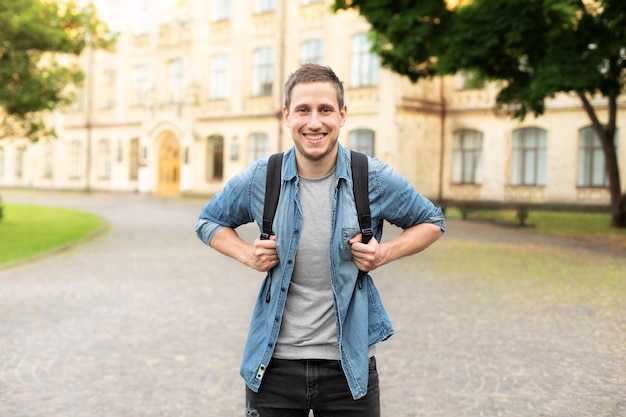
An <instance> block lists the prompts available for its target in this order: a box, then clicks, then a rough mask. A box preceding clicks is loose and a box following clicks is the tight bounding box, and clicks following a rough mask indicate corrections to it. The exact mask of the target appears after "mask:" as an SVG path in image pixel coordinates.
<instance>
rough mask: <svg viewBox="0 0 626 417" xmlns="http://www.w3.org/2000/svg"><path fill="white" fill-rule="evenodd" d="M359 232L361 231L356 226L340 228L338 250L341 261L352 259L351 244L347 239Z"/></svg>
mask: <svg viewBox="0 0 626 417" xmlns="http://www.w3.org/2000/svg"><path fill="white" fill-rule="evenodd" d="M359 233H361V229H359V228H358V227H344V228H342V229H341V245H340V246H341V247H340V251H341V260H342V261H351V260H352V245H351V244H350V243H348V241H349V240H350V239H352V238H353V237H354V236H355V235H358V234H359Z"/></svg>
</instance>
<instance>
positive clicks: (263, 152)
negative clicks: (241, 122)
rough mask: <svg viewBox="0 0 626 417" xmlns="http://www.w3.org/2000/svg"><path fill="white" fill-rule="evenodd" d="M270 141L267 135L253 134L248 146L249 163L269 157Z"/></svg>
mask: <svg viewBox="0 0 626 417" xmlns="http://www.w3.org/2000/svg"><path fill="white" fill-rule="evenodd" d="M269 154H270V151H269V140H268V138H267V135H266V134H265V133H253V134H251V135H250V142H249V144H248V158H249V161H250V162H252V161H258V160H259V159H263V158H265V157H267V156H269Z"/></svg>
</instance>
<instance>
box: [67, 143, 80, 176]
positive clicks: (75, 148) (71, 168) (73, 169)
mask: <svg viewBox="0 0 626 417" xmlns="http://www.w3.org/2000/svg"><path fill="white" fill-rule="evenodd" d="M81 148H82V145H81V143H80V142H79V141H77V140H73V141H71V142H70V145H69V153H68V158H67V159H68V172H67V174H68V176H69V178H73V179H76V178H80V174H81V160H82V150H81Z"/></svg>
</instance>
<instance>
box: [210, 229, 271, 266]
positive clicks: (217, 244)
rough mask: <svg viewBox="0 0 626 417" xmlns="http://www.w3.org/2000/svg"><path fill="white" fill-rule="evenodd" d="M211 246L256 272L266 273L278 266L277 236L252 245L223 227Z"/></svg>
mask: <svg viewBox="0 0 626 417" xmlns="http://www.w3.org/2000/svg"><path fill="white" fill-rule="evenodd" d="M210 245H211V247H212V248H214V249H215V250H217V251H218V252H220V253H223V254H224V255H227V256H230V257H231V258H233V259H236V260H238V261H239V262H241V263H242V264H244V265H246V266H248V267H250V268H252V269H254V270H256V271H260V272H266V271H269V270H270V269H272V268H273V267H275V266H276V265H278V261H279V260H278V252H276V236H270V238H269V239H268V240H261V239H256V240H255V241H254V243H253V244H250V243H248V242H246V241H245V240H243V239H241V238H240V237H239V235H238V234H237V232H235V230H234V229H232V228H230V227H222V228H221V229H220V230H218V231H217V233H216V234H215V236H213V239H211V242H210Z"/></svg>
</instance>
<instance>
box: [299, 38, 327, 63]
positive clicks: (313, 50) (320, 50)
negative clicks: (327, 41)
mask: <svg viewBox="0 0 626 417" xmlns="http://www.w3.org/2000/svg"><path fill="white" fill-rule="evenodd" d="M307 63H313V64H318V65H324V42H322V41H320V40H312V41H306V42H303V43H302V45H300V64H307Z"/></svg>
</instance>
